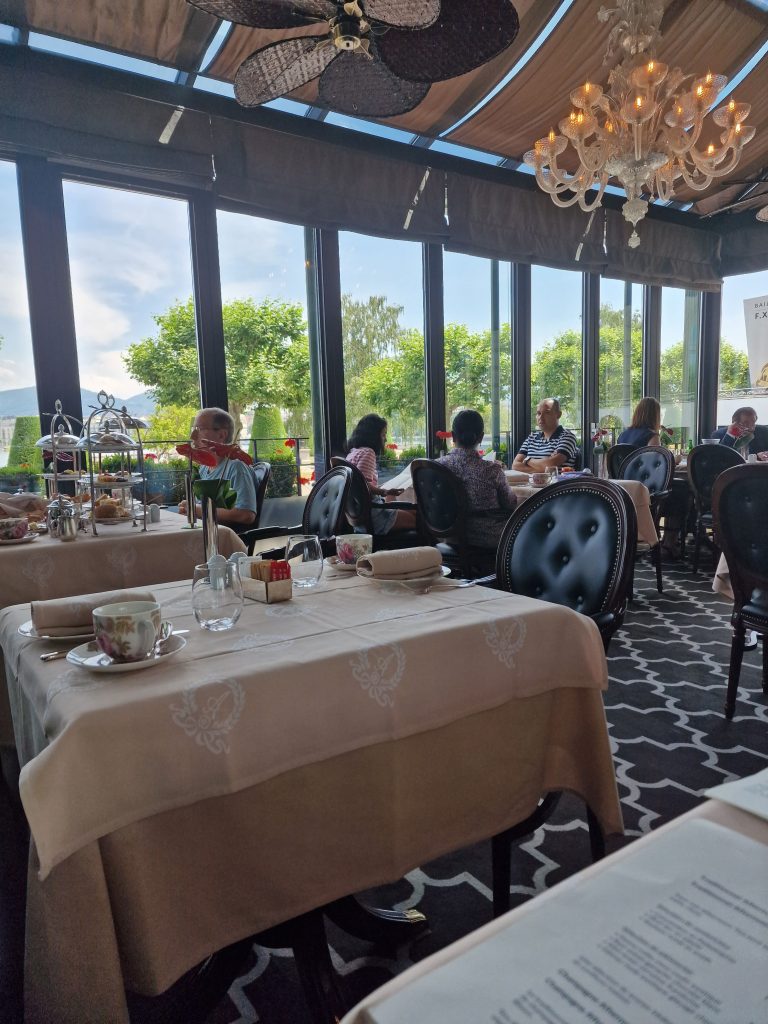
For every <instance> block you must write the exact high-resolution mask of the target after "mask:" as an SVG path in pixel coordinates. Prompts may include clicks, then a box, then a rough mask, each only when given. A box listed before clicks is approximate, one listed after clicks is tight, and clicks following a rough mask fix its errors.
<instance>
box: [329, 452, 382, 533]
mask: <svg viewBox="0 0 768 1024" xmlns="http://www.w3.org/2000/svg"><path fill="white" fill-rule="evenodd" d="M331 465H332V466H346V467H348V469H349V471H350V474H351V480H350V487H349V494H348V495H347V504H346V507H345V509H344V514H345V516H346V517H347V522H348V523H349V525H350V526H351V527H353V528H354V527H359V528H360V529H362V530H363V532H364V533H370V534H372V533H373V520H372V518H371V490H370V488H369V487H368V481H367V480H366V479H365V477H364V476H363V474H362V473H361V472H360V470H359V469H358V468H357V466H353V465H352V463H351V462H348V461H347V460H346V459H342V458H340V456H338V455H334V456H333V458H332V459H331Z"/></svg>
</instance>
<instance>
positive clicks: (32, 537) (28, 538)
mask: <svg viewBox="0 0 768 1024" xmlns="http://www.w3.org/2000/svg"><path fill="white" fill-rule="evenodd" d="M31 540H37V534H36V533H26V534H24V536H23V537H13V538H12V539H11V540H0V544H28V543H29V542H30V541H31Z"/></svg>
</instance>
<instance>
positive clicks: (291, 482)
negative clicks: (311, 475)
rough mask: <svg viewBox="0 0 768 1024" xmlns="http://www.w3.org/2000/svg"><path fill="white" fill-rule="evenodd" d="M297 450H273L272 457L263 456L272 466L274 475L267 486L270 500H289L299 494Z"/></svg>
mask: <svg viewBox="0 0 768 1024" xmlns="http://www.w3.org/2000/svg"><path fill="white" fill-rule="evenodd" d="M294 451H295V449H293V448H286V447H285V446H282V447H280V448H275V449H273V452H272V454H271V455H261V454H260V457H261V458H265V459H266V461H267V462H270V463H271V464H272V475H271V476H270V478H269V483H268V484H267V495H266V496H267V497H268V498H287V497H289V495H291V494H296V493H297V488H296V456H295V454H294Z"/></svg>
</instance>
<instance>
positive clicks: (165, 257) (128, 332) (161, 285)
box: [64, 181, 200, 504]
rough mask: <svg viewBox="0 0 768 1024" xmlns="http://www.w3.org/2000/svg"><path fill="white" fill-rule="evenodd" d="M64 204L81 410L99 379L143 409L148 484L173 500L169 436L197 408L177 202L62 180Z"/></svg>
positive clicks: (187, 273)
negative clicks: (150, 471)
mask: <svg viewBox="0 0 768 1024" xmlns="http://www.w3.org/2000/svg"><path fill="white" fill-rule="evenodd" d="M64 208H65V212H66V218H67V243H68V246H69V259H70V270H71V274H72V298H73V301H74V309H75V331H76V334H77V358H78V365H79V368H80V388H81V393H82V399H83V415H84V416H87V415H88V413H89V406H92V405H93V404H94V401H95V398H96V393H97V392H98V391H100V390H102V389H103V390H105V391H107V392H108V393H109V394H112V395H114V397H115V403H116V405H117V406H121V405H123V404H125V405H126V407H127V408H128V411H129V412H131V413H134V414H136V415H138V416H142V417H148V418H149V420H150V429H149V430H148V431H147V434H146V438H145V440H146V449H147V450H148V451H149V453H150V454H153V455H156V456H157V457H158V458H157V460H156V462H155V463H153V466H154V470H156V471H157V472H158V473H160V472H161V470H162V479H161V476H160V475H158V477H157V479H156V481H155V483H156V485H157V486H156V488H152V487H151V486H150V491H151V493H152V494H153V496H157V497H158V498H159V499H160V500H161V501H162V502H163V503H169V504H173V503H175V501H176V500H177V499H178V498H179V495H180V484H179V474H180V473H181V472H183V469H184V465H185V464H184V463H183V462H182V461H181V460H180V459H179V458H178V456H175V453H174V445H175V443H176V442H178V441H179V440H183V439H185V438H187V437H188V436H189V428H190V425H191V421H192V418H193V417H194V414H195V412H196V411H197V409H199V408H200V382H199V374H198V360H197V333H196V326H195V308H194V302H193V300H192V287H193V286H192V271H191V265H190V256H189V220H188V210H187V204H186V203H185V202H182V201H180V200H176V199H168V198H165V197H162V196H153V195H145V194H143V193H140V192H129V191H126V190H124V189H116V188H106V187H103V186H100V185H84V184H81V183H79V182H71V181H65V182H64ZM169 473H170V474H175V476H174V478H173V479H170V476H169ZM148 486H149V485H148Z"/></svg>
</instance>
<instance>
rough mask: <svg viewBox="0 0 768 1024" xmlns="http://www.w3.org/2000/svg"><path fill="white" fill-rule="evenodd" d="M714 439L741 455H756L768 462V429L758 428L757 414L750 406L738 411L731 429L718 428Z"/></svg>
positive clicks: (733, 418)
mask: <svg viewBox="0 0 768 1024" xmlns="http://www.w3.org/2000/svg"><path fill="white" fill-rule="evenodd" d="M712 437H716V438H718V439H719V441H720V444H724V445H727V446H728V447H729V448H735V449H736V450H737V451H738V452H739V453H740V454H741V455H744V456H745V457H746V456H747V455H756V456H757V457H758V459H760V460H761V461H763V462H768V427H758V426H757V413H756V412H755V410H754V409H752V408H751V407H750V406H748V405H744V406H742V407H741V408H740V409H737V410H736V412H735V413H734V414H733V416H732V417H731V425H730V427H718V428H717V430H716V431H715V432H714V434H713V435H712Z"/></svg>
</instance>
